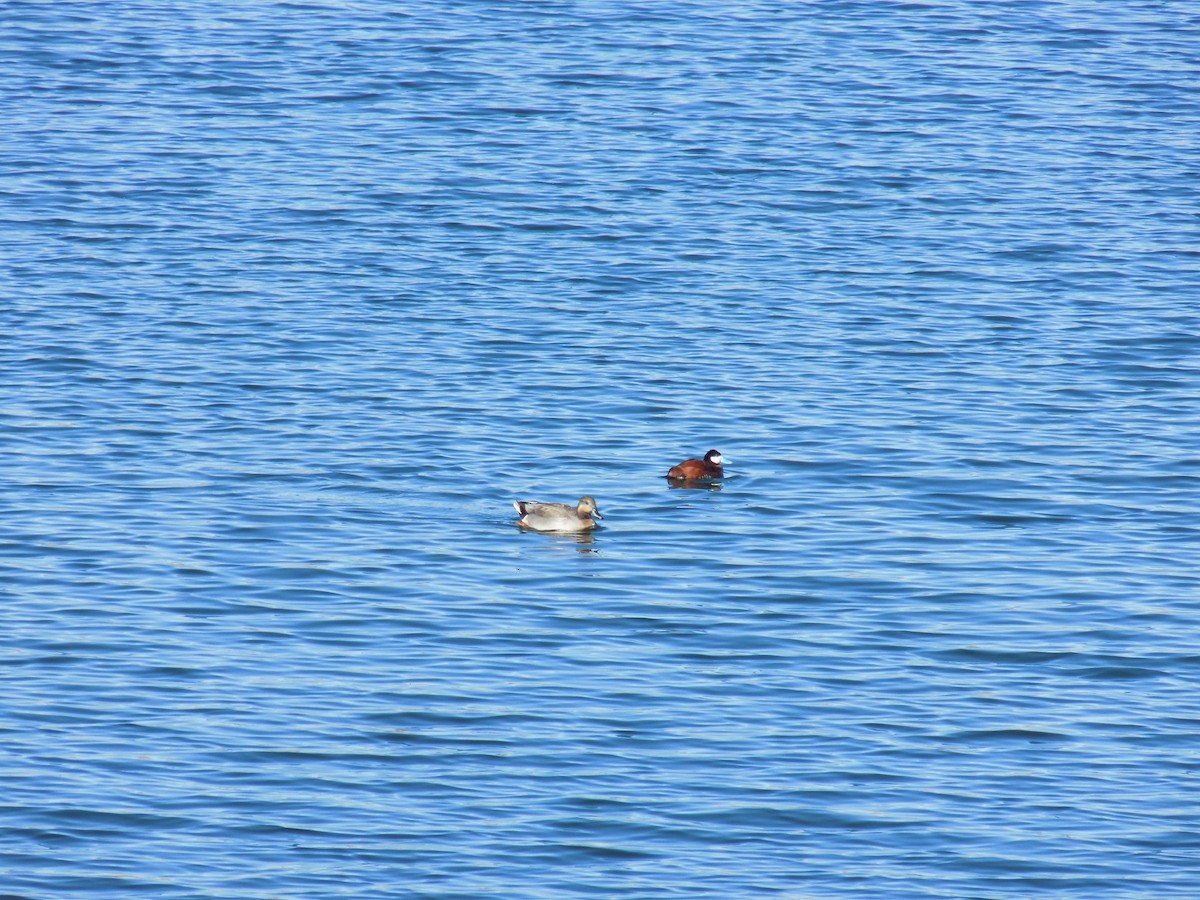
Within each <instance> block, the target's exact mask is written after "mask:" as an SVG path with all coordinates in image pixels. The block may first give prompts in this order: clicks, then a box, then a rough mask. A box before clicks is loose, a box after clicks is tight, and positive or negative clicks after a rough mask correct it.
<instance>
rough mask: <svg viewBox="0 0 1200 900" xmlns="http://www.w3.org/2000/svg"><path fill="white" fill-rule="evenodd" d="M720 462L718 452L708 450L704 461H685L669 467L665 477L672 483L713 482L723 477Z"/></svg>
mask: <svg viewBox="0 0 1200 900" xmlns="http://www.w3.org/2000/svg"><path fill="white" fill-rule="evenodd" d="M721 461H722V460H721V454H720V452H719V451H717V450H709V451H708V452H707V453H705V454H704V459H685V460H684V461H683V462H681V463H680V464H679V465H677V466H671V468H670V469H669V470H668V471H667V477H668V478H669V479H671V480H672V481H713V480H714V479H717V478H721V477H723V476H724V475H725V470H724V469H722V468H721Z"/></svg>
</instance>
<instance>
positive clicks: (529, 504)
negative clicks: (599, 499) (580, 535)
mask: <svg viewBox="0 0 1200 900" xmlns="http://www.w3.org/2000/svg"><path fill="white" fill-rule="evenodd" d="M513 509H515V510H516V511H517V515H519V516H520V517H521V519H520V521H518V522H517V524H518V525H524V526H525V527H526V528H532V529H533V530H534V531H591V530H592V529H593V528H595V527H597V526H596V519H603V518H604V516H602V515H600V510H598V509H596V501H595V500H594V499H593V498H591V497H580V498H579V503H577V504H576V505H575V506H572V505H571V504H569V503H539V502H537V501H536V500H514V501H513Z"/></svg>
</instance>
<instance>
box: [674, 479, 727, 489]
mask: <svg viewBox="0 0 1200 900" xmlns="http://www.w3.org/2000/svg"><path fill="white" fill-rule="evenodd" d="M667 487H669V488H670V489H671V490H673V491H674V490H677V489H680V488H682V489H684V490H691V491H719V490H721V488H722V487H724V485H723V483H722V482H720V481H670V480H668V481H667Z"/></svg>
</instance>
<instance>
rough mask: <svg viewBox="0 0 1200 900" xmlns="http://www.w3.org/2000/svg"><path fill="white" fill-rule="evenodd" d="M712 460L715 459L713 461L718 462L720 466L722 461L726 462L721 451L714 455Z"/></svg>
mask: <svg viewBox="0 0 1200 900" xmlns="http://www.w3.org/2000/svg"><path fill="white" fill-rule="evenodd" d="M712 461H713V462H715V463H716V464H717V465H718V466H719V465H720V464H721V463H722V462H724V461H725V460H724V458H723V457H722V456H721V454H720V453H718V454H717V455H716V456H714V457H713V458H712Z"/></svg>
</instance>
